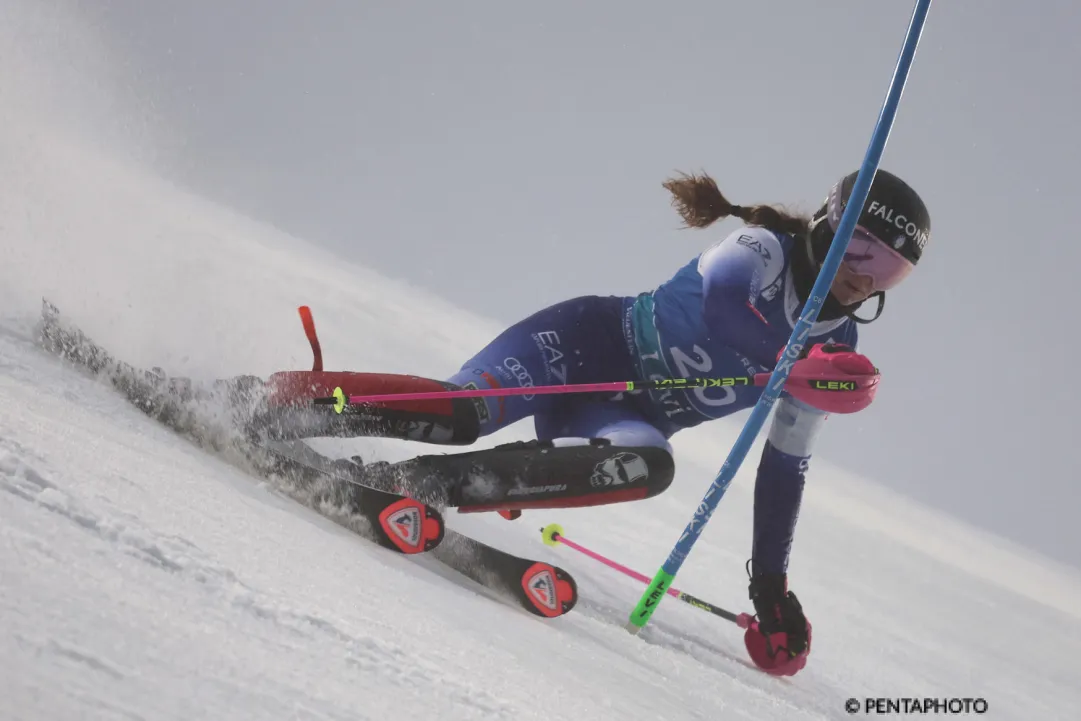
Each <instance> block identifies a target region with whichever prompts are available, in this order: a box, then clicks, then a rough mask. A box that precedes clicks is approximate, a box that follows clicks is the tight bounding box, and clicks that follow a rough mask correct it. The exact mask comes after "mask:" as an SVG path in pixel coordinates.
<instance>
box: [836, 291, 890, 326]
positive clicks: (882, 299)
mask: <svg viewBox="0 0 1081 721" xmlns="http://www.w3.org/2000/svg"><path fill="white" fill-rule="evenodd" d="M875 296H878V311H877V312H876V313H875V314H874V317H872V318H860V317H859V316H858V315H856V308H858V307H859V305H857V306H856V308H853V309H852V310H850V311H848V313H846V314H845V315H847V316H848V317H849V318H851V319H852V320H854V321H855V322H857V323H864V324H866V323H874V322H875V321H876V320H878V316H880V315H882V309H883V308H885V307H886V291H884V290H876V291H875V292H874V293H871V295H869V296H867V299H868V300H870V299H871V298H874V297H875ZM864 302H866V301H860V303H864Z"/></svg>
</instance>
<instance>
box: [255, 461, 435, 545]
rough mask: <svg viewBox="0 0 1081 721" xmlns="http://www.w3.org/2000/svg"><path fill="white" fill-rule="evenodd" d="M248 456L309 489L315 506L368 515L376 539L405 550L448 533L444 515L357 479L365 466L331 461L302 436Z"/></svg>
mask: <svg viewBox="0 0 1081 721" xmlns="http://www.w3.org/2000/svg"><path fill="white" fill-rule="evenodd" d="M249 460H251V461H252V463H253V465H254V466H256V469H257V470H258V471H259V472H260V473H261V474H262V475H278V476H281V477H283V478H285V479H286V480H287V481H288V482H290V483H291V484H293V485H294V486H295V487H296V488H297V490H299V491H302V492H304V493H306V495H307V496H308V498H307V499H306V500H307V501H308V503H309V504H310V505H312V506H314V507H316V508H318V507H319V506H320V505H322V504H324V503H326V504H329V505H330V506H332V507H335V508H339V509H344V510H345V511H347V512H348V513H355V514H357V515H359V516H361V517H363V518H364V519H365V520H366V521H367V522H368V523H369V525H370V527H371V531H372V534H373V536H374V540H375V541H376V542H377V543H378V544H379V545H380V546H383V547H384V548H387V549H390V550H392V551H398V552H399V553H404V554H414V553H425V552H427V551H431V550H433V549H434V548H436V547H437V546H438V545H439V544H440V543H441V542H442V541H443V538H444V534H445V532H446V528H445V524H444V521H443V516H442V514H440V513H439V511H438V510H437V509H435V508H433V507H432V506H429V505H427V504H425V503H422V502H421V501H418V500H416V499H414V498H408V497H406V496H402V495H399V494H396V493H391V492H388V491H383V490H379V489H376V488H370V487H368V486H365V485H362V484H360V483H357V482H356V481H355V480H354V476H356V475H357V473H358V472H359V471H360V470H362V467H359V466H357V464H355V463H354V462H352V461H350V460H347V459H341V460H332V459H330V458H327V457H326V456H323V455H322V454H320V453H318V452H316V451H314V450H313V449H311V448H310V447H309V446H308V445H306V444H305V443H303V442H301V441H267V442H265V443H261V444H257V445H253V446H252V447H251V449H250V455H249Z"/></svg>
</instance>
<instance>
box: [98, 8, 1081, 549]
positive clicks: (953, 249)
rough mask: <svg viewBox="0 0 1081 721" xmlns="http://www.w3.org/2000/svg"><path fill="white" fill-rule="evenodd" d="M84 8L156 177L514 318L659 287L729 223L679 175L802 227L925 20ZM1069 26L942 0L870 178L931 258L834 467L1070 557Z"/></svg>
mask: <svg viewBox="0 0 1081 721" xmlns="http://www.w3.org/2000/svg"><path fill="white" fill-rule="evenodd" d="M80 8H81V11H82V12H85V13H87V14H89V15H90V17H92V18H93V20H94V22H95V23H96V24H97V27H98V29H99V31H100V33H101V36H102V38H103V39H104V42H105V44H106V45H107V46H108V47H109V49H110V50H111V51H112V52H113V53H114V56H115V58H116V59H117V61H118V62H119V63H120V64H121V65H122V66H123V67H124V77H125V78H126V82H127V83H130V85H129V87H128V91H129V92H130V95H131V97H133V98H134V99H135V101H136V103H137V104H138V105H140V107H141V108H142V109H143V110H144V111H145V112H146V113H147V114H148V117H149V116H152V117H153V118H154V120H153V125H154V130H155V133H154V134H155V136H156V141H155V142H156V148H157V150H158V155H157V157H156V159H155V160H156V165H157V168H158V169H159V170H161V171H162V172H164V173H165V174H167V175H168V176H169V177H171V178H173V179H175V180H177V181H179V182H181V183H183V184H184V185H186V186H188V187H191V188H194V189H196V190H198V191H199V192H201V193H203V194H205V195H208V196H210V197H213V198H216V199H218V200H221V201H224V202H227V203H229V204H232V205H233V206H235V207H237V208H238V209H240V210H242V211H244V212H246V213H248V214H250V215H252V216H254V217H257V218H260V219H263V220H267V221H270V222H272V223H274V224H276V225H278V226H279V227H281V228H283V229H285V230H288V231H290V232H293V233H295V234H297V235H300V236H302V237H305V238H307V239H309V240H311V241H313V242H316V243H318V244H320V245H324V246H327V247H331V248H335V249H338V250H340V251H341V253H342V254H343V255H345V256H347V257H349V258H351V259H356V260H360V261H362V262H364V263H366V264H368V265H370V266H372V267H374V268H376V269H378V270H380V271H383V272H385V273H386V274H388V275H391V276H394V277H398V278H403V279H407V280H410V281H413V282H415V283H418V284H423V285H424V286H426V287H428V288H429V289H432V290H434V291H436V292H438V293H440V294H442V295H444V296H446V297H447V298H448V299H450V300H452V301H454V302H456V303H458V304H460V305H461V306H463V307H465V308H467V309H469V310H470V311H474V312H477V313H481V314H484V315H487V316H490V317H493V318H495V319H497V320H500V321H504V322H507V323H510V322H513V321H515V320H517V319H519V318H521V317H523V316H524V315H527V314H529V313H531V312H532V311H534V310H536V309H538V308H540V307H542V306H544V305H546V304H549V303H552V302H555V301H558V300H561V299H564V298H567V297H571V296H574V295H580V294H590V293H597V294H627V295H630V294H635V293H638V292H640V291H643V290H648V289H651V288H653V287H655V286H656V285H657V284H658V283H660V282H662V281H663V280H665V279H666V278H667V277H668V276H669V275H670V273H671V272H672V271H674V270H675V269H676V268H678V267H679V266H680V265H682V264H683V263H685V262H686V261H687V260H689V259H690V258H691V257H692V256H693V255H695V254H696V253H697V252H699V251H700V250H701V249H703V248H704V247H706V246H707V245H708V244H709V243H711V242H713V241H714V240H715V239H717V238H719V237H721V236H722V235H723V234H725V233H727V232H728V231H729V230H731V229H732V228H734V227H735V226H734V225H733V224H732V223H731V222H727V223H725V224H723V225H721V226H719V227H717V228H716V229H711V230H709V231H693V232H692V231H681V230H678V229H677V225H678V224H677V218H676V215H675V213H674V212H673V211H672V210H671V208H670V207H669V205H668V198H667V196H666V193H665V191H664V190H663V189H662V188H661V182H662V181H663V180H664V178H665V177H667V176H668V175H669V174H670V173H672V172H673V171H676V170H687V171H691V170H694V171H700V170H705V171H708V172H710V173H711V174H713V175H714V177H715V178H716V179H717V180H718V182H719V183H720V185H721V187H722V189H723V190H724V191H725V192H726V193H727V194H728V195H729V197H730V198H731V199H733V201H734V202H738V203H741V204H750V203H755V202H781V203H785V204H787V205H789V206H790V207H793V208H796V209H800V210H804V211H807V212H810V211H813V210H814V209H815V208H816V207H817V206H818V204H819V203H820V202H821V201H822V199H823V198H824V197H825V195H826V193H827V192H828V190H829V187H830V185H831V184H832V183H833V182H834V181H836V180H837V179H838V178H840V177H841V176H842V175H844V174H846V173H848V172H850V171H852V170H854V169H856V168H857V167H858V166H859V163H860V161H861V160H862V158H863V154H864V152H865V149H866V147H867V143H868V141H869V139H870V134H871V131H872V129H873V126H874V123H875V119H876V117H877V115H878V112H879V109H880V106H881V102H882V99H883V97H884V95H885V92H886V87H887V84H888V82H889V79H890V75H891V73H892V70H893V67H894V64H895V62H896V58H897V53H898V51H899V50H900V47H901V43H902V40H903V36H904V32H905V28H906V26H907V23H908V19H909V17H910V13H911V10H912V4H911V3H910V2H866V1H865V0H847V1H841V0H833V1H824V0H823V1H820V2H814V3H810V2H804V1H802V0H783V1H782V0H778V1H776V2H755V3H721V2H715V1H713V0H710V1H706V0H693V1H690V0H688V1H684V2H679V1H672V0H670V1H667V2H643V1H641V0H589V1H588V2H567V1H565V0H553V1H552V2H546V3H540V4H538V3H525V2H506V0H503V1H499V2H497V1H495V0H490V1H484V2H480V1H476V0H465V1H463V2H457V3H448V2H437V1H434V0H426V1H415V2H410V1H408V0H402V1H401V2H371V1H369V2H364V1H358V0H339V1H334V2H331V1H329V0H309V1H305V2H300V1H299V0H297V1H295V2H285V1H284V0H262V1H259V2H256V1H255V0H249V1H247V2H244V1H241V0H187V1H186V2H183V3H175V2H174V3H162V2H149V1H147V0H122V1H120V0H97V1H96V2H93V3H81V4H80ZM1079 33H1081V8H1079V6H1078V5H1077V3H1076V2H1075V1H1073V0H1040V2H1038V3H1027V4H1026V3H1017V2H1005V1H1001V0H968V1H965V0H952V1H951V2H937V3H934V4H933V5H932V8H931V12H930V15H929V19H928V24H927V27H926V30H925V32H924V35H923V40H922V42H921V45H920V49H919V51H918V53H917V55H916V60H915V64H914V66H913V71H912V75H911V77H910V81H909V84H908V87H907V90H906V92H905V95H904V98H903V100H902V103H901V106H900V113H899V115H898V118H897V122H896V124H895V126H894V131H893V133H892V135H891V137H890V141H889V144H888V146H887V148H886V152H885V156H884V159H883V164H882V167H884V168H887V169H889V170H891V171H893V172H895V173H897V174H899V175H901V176H902V177H903V178H905V179H906V180H907V181H908V182H909V183H910V184H912V185H913V186H914V187H915V188H916V189H917V190H918V192H919V193H920V194H921V195H922V196H923V197H924V199H925V201H926V203H927V205H928V206H929V208H930V211H931V216H932V236H931V241H930V244H929V245H928V248H927V252H926V253H925V255H924V259H923V261H922V263H921V264H920V266H919V267H918V268H917V270H916V272H915V273H913V274H912V275H911V276H910V278H909V280H908V281H906V283H905V285H904V286H903V287H902V288H900V289H898V290H896V291H894V292H891V293H890V295H889V300H888V303H887V307H886V312H885V313H884V315H883V317H882V318H881V319H880V320H879V321H878V322H876V323H875V324H874V325H872V326H869V327H867V328H865V329H864V331H863V336H862V349H863V350H864V352H866V353H868V354H869V355H870V356H871V358H872V359H873V360H874V361H875V362H876V363H878V365H879V366H880V367H881V368H882V371H883V384H882V387H881V391H880V393H879V396H878V400H877V401H876V403H875V405H874V406H872V408H871V409H870V410H869V411H867V412H865V413H862V414H860V415H858V416H852V417H846V418H838V419H835V420H834V421H831V424H830V427H829V429H828V432H827V433H825V434H824V436H823V438H822V441H821V447H820V448H821V449H820V451H819V452H820V453H821V454H822V455H823V456H824V457H828V458H830V459H831V460H833V461H835V462H838V463H840V464H842V465H846V466H847V467H849V468H851V469H852V470H854V471H857V472H860V473H863V474H866V475H869V476H872V477H874V478H876V479H878V480H880V481H881V482H883V483H885V484H887V485H889V486H891V487H894V488H897V489H900V490H902V491H904V492H907V493H909V494H911V495H912V496H914V497H916V498H917V499H920V500H922V501H926V502H930V503H931V504H934V505H937V506H940V507H942V508H945V509H947V510H950V511H952V512H954V513H957V514H958V515H961V516H962V517H964V518H967V519H969V520H971V521H975V522H976V523H978V524H980V525H983V526H986V527H988V528H991V529H993V530H996V531H999V532H1001V533H1004V534H1006V535H1009V536H1012V537H1014V538H1016V539H1019V540H1021V541H1023V542H1025V543H1028V544H1030V545H1034V546H1036V547H1037V548H1040V549H1041V550H1043V551H1045V552H1047V553H1049V554H1051V555H1053V556H1056V557H1058V558H1060V559H1064V560H1067V561H1070V562H1072V563H1074V564H1077V565H1081V530H1079V529H1081V524H1077V523H1075V520H1074V519H1075V516H1076V514H1077V508H1078V505H1079V504H1081V490H1079V485H1081V471H1079V470H1078V463H1077V460H1076V451H1075V450H1074V447H1075V446H1076V444H1077V440H1076V439H1075V437H1074V436H1075V433H1076V431H1077V430H1078V428H1079V427H1081V425H1079V424H1078V421H1077V413H1078V410H1077V409H1078V405H1079V401H1081V394H1079V393H1078V390H1077V385H1076V384H1075V383H1074V382H1073V380H1072V378H1071V376H1072V370H1073V365H1074V364H1073V363H1072V361H1073V359H1074V358H1075V357H1076V354H1077V352H1078V351H1079V350H1081V348H1079V344H1078V341H1077V340H1076V336H1075V330H1074V311H1075V310H1076V306H1077V301H1078V299H1079V295H1081V293H1079V291H1078V290H1077V286H1076V285H1075V283H1074V268H1075V266H1076V264H1077V262H1078V259H1079V258H1081V250H1079V244H1078V243H1077V242H1076V236H1077V232H1078V231H1077V228H1076V227H1075V223H1074V219H1073V215H1074V213H1073V211H1074V209H1075V207H1076V203H1077V198H1078V197H1079V196H1081V181H1079V180H1078V178H1077V168H1078V167H1079V166H1081V162H1079V161H1081V157H1079V155H1081V154H1079V140H1078V134H1077V133H1076V130H1075V125H1076V118H1077V116H1078V112H1079V110H1081V103H1079V98H1078V91H1079V89H1081V83H1079V81H1078V79H1077V72H1078V69H1079V68H1081V43H1078V42H1077V37H1078V35H1079ZM463 360H464V359H463ZM409 367H410V359H408V358H402V359H401V368H399V369H393V368H387V369H378V370H400V371H403V372H408V369H409ZM370 370H376V369H370ZM453 370H454V369H453V368H448V369H447V375H450V374H451V373H452V372H453ZM743 418H745V415H744V416H741V420H742V419H743ZM727 451H728V449H727V448H718V449H717V463H718V467H719V465H720V463H721V462H722V461H723V459H724V456H725V455H726V453H727ZM708 480H709V479H703V481H702V487H703V490H704V489H705V487H706V485H707V484H708ZM809 483H811V484H813V483H814V475H813V466H812V474H811V478H810V480H809Z"/></svg>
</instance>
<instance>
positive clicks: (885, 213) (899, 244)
mask: <svg viewBox="0 0 1081 721" xmlns="http://www.w3.org/2000/svg"><path fill="white" fill-rule="evenodd" d="M856 175H857V173H855V172H853V173H849V174H848V175H846V176H845V177H844V178H842V179H841V180H840V181H839V182H838V183H837V184H836V185H834V186H833V188H832V189H831V190H830V194H829V196H827V197H826V200H825V202H824V203H823V204H822V207H821V208H819V209H818V212H817V213H815V215H814V223H813V225H814V232H813V233H812V235H811V238H812V247H813V250H814V255H815V259H816V260H817V261H818V262H819V263H821V262H822V261H823V260H825V257H826V253H827V252H829V247H830V244H831V243H832V242H833V234H834V233H835V232H837V226H838V225H840V223H841V214H842V213H844V211H845V207H847V205H848V199H849V198H850V197H851V196H852V187H853V186H854V185H855V184H856ZM823 218H824V219H825V220H826V222H825V223H822V222H820V221H821V220H822V219H823ZM856 227H857V228H860V229H862V230H864V231H866V232H867V233H868V234H870V235H872V236H874V237H875V238H876V239H877V240H879V241H881V242H883V243H885V244H886V245H888V246H889V247H891V248H893V249H894V250H895V251H897V252H898V253H900V254H901V255H902V256H904V257H905V258H906V259H908V260H909V261H910V262H911V263H912V264H913V265H915V264H916V263H918V262H919V261H920V257H921V256H922V255H923V249H924V248H925V247H926V246H927V241H928V240H929V239H930V237H931V214H930V213H928V212H927V206H926V205H924V204H923V200H921V199H920V196H919V195H918V194H917V193H916V191H915V190H913V189H912V188H911V187H910V186H909V185H908V183H906V182H905V181H903V180H901V179H900V178H898V177H897V176H896V175H894V174H893V173H890V172H887V171H885V170H879V171H878V172H877V173H876V174H875V179H874V181H873V182H872V183H871V192H870V193H868V194H867V202H866V203H865V204H864V206H863V212H862V213H860V217H859V220H857V221H856ZM827 231H828V232H827Z"/></svg>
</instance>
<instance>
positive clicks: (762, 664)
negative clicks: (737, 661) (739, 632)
mask: <svg viewBox="0 0 1081 721" xmlns="http://www.w3.org/2000/svg"><path fill="white" fill-rule="evenodd" d="M750 596H751V601H753V602H754V608H755V611H756V620H755V621H754V622H752V623H751V625H750V626H749V627H748V628H747V630H746V631H745V632H744V634H743V642H744V644H745V645H746V646H747V652H748V653H749V654H750V655H751V659H752V660H753V661H754V662H755V664H757V665H758V667H759V668H761V669H762V670H764V671H766V672H767V673H770V674H773V675H775V676H792V675H794V674H795V673H796V672H798V671H799V670H800V669H801V668H803V667H804V666H805V665H806V664H807V655H808V654H809V653H810V652H811V622H810V621H808V620H807V617H806V616H804V615H803V608H802V606H800V602H799V600H798V599H797V598H796V594H794V593H792V592H791V591H789V590H788V579H787V577H786V576H785V575H784V574H780V573H773V574H759V575H755V576H752V577H751V586H750Z"/></svg>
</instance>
